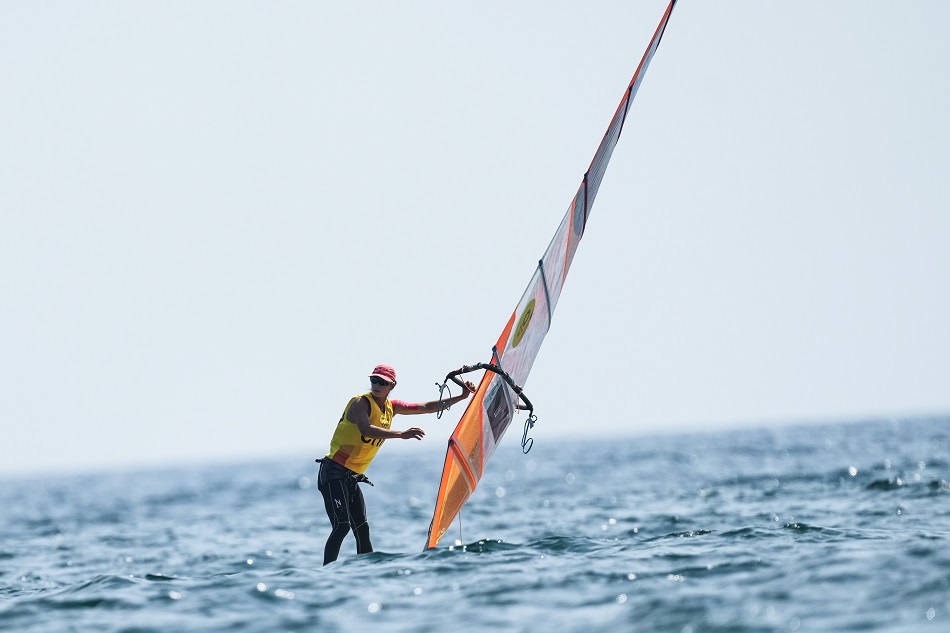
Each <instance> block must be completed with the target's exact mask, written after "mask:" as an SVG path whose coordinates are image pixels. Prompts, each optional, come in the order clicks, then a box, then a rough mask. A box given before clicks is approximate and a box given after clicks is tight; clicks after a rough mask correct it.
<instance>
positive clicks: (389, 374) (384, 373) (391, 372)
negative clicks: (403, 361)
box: [370, 365, 396, 383]
mask: <svg viewBox="0 0 950 633" xmlns="http://www.w3.org/2000/svg"><path fill="white" fill-rule="evenodd" d="M373 376H378V377H380V378H382V379H383V380H388V381H389V382H393V383H394V382H396V370H395V369H393V368H392V367H390V366H389V365H376V367H375V368H374V369H373V373H371V374H370V378H372V377H373Z"/></svg>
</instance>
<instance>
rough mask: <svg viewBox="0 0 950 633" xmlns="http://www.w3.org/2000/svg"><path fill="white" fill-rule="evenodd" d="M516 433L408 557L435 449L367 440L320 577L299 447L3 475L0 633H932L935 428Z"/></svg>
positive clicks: (437, 467) (949, 575) (424, 520)
mask: <svg viewBox="0 0 950 633" xmlns="http://www.w3.org/2000/svg"><path fill="white" fill-rule="evenodd" d="M510 435H514V431H512V432H511V433H510ZM534 438H535V443H534V447H533V449H532V450H531V451H530V453H528V454H526V455H525V454H522V452H521V448H520V446H519V442H518V441H517V440H518V438H515V437H506V438H505V441H504V442H503V443H502V446H501V447H500V448H499V449H498V451H497V452H496V454H495V456H494V458H493V459H492V461H491V462H490V463H489V465H488V468H487V471H486V473H485V475H484V477H483V479H482V481H481V482H480V484H479V487H478V489H477V490H476V491H475V493H474V494H473V496H472V498H471V499H470V500H469V502H468V504H467V505H466V506H465V508H464V509H463V511H462V516H461V520H460V521H457V522H456V523H455V524H453V526H452V528H450V530H449V532H448V533H447V534H446V535H445V538H444V539H443V541H442V542H441V543H440V544H439V546H438V547H437V548H435V549H432V550H428V551H426V550H424V546H425V542H426V534H427V530H428V525H429V520H430V518H431V515H432V505H433V503H434V499H435V493H436V488H437V486H438V479H439V475H440V473H441V468H442V458H443V455H444V452H443V451H442V449H437V450H434V451H432V452H418V451H411V450H401V449H402V447H401V446H400V443H398V442H389V443H387V444H386V445H385V446H384V448H383V450H382V451H381V452H380V454H379V456H378V457H377V460H376V461H375V462H374V463H373V465H372V466H371V468H370V470H369V471H368V475H369V476H370V478H371V479H372V480H373V481H374V484H375V485H374V486H364V488H363V489H364V494H365V496H366V500H367V506H368V512H369V520H370V523H371V526H372V538H373V543H374V546H375V549H376V551H375V552H373V553H371V554H364V555H356V553H355V544H354V542H353V539H352V537H348V539H347V541H346V542H345V543H344V544H343V549H342V552H341V557H340V559H339V560H338V561H336V562H335V563H332V564H330V565H327V566H323V564H322V562H323V545H324V542H325V539H326V536H327V534H328V533H329V521H328V519H327V517H326V514H325V512H324V509H323V502H322V498H321V496H320V493H319V492H318V490H317V487H316V485H315V483H316V482H315V479H316V466H317V465H316V464H315V463H314V461H313V458H314V457H316V456H318V454H319V451H317V450H315V451H314V453H315V454H313V455H300V456H296V457H293V458H288V459H285V460H278V461H272V462H266V463H245V464H228V465H221V464H214V465H211V464H209V465H204V466H193V467H187V468H175V469H166V470H143V471H141V472H127V473H121V474H119V473H103V474H77V475H73V476H67V475H55V476H53V475H50V476H42V477H12V478H11V477H8V478H5V479H2V480H0V529H2V532H0V630H2V631H37V632H44V633H46V632H51V633H56V632H72V631H76V632H87V631H93V632H97V633H105V632H110V631H116V632H123V633H145V632H163V633H164V632H178V631H183V632H187V631H229V632H238V631H266V632H281V631H300V632H303V631H334V632H343V633H347V632H353V633H357V632H360V633H364V632H368V631H372V632H374V633H389V632H393V633H395V632H433V633H435V632H454V633H459V632H467V631H493V632H495V631H498V632H509V631H517V632H520V631H523V632H530V633H536V632H542V631H556V632H581V633H594V632H600V631H603V632H628V631H629V632H644V633H645V632H652V631H656V632H664V633H705V632H719V633H725V632H730V633H753V632H755V633H772V632H780V631H781V632H785V631H791V632H805V631H822V632H827V633H844V632H848V631H855V632H862V633H870V632H876V631H881V632H888V633H903V632H906V633H919V632H930V631H933V632H935V633H936V632H943V633H946V632H950V418H948V417H930V418H922V419H901V420H869V421H865V422H849V423H836V424H809V425H802V426H778V427H771V428H756V429H745V430H733V431H720V432H705V433H690V434H668V435H657V436H643V437H630V438H619V439H618V438H613V439H607V438H598V439H597V441H592V440H587V441H580V440H567V439H552V438H545V436H544V432H543V427H541V426H540V425H539V426H538V427H536V428H535V432H534Z"/></svg>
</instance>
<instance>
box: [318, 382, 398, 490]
mask: <svg viewBox="0 0 950 633" xmlns="http://www.w3.org/2000/svg"><path fill="white" fill-rule="evenodd" d="M360 398H366V399H367V400H369V423H370V424H372V425H373V426H379V427H382V428H384V429H388V428H389V427H390V426H392V423H393V405H392V403H391V402H390V401H389V400H387V401H386V409H385V411H384V410H382V409H380V408H379V405H378V404H376V401H375V400H373V396H372V395H371V393H370V392H369V391H367V392H366V393H362V394H360V395H358V396H353V397H352V398H350V401H349V402H348V403H346V408H345V409H344V410H343V415H342V417H340V421H339V422H337V425H336V430H335V431H334V432H333V438H332V439H331V440H330V452H329V453H327V457H329V458H330V459H332V460H333V461H335V462H336V463H337V464H340V465H341V466H344V467H346V468H349V469H350V470H352V471H353V472H355V473H363V472H365V471H366V467H367V466H369V463H370V462H371V461H373V458H374V457H376V452H377V451H378V450H379V447H380V446H382V445H383V442H384V441H385V440H382V439H376V438H370V437H363V434H362V433H360V429H359V427H358V426H356V423H355V422H353V421H352V420H350V419H349V418H347V417H346V416H347V414H348V413H349V411H350V406H351V405H352V404H353V403H354V402H356V401H357V400H359V399H360Z"/></svg>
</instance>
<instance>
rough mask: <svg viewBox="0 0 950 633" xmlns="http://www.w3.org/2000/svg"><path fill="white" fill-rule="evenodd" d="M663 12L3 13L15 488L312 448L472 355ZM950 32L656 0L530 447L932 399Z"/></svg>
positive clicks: (549, 344) (177, 6)
mask: <svg viewBox="0 0 950 633" xmlns="http://www.w3.org/2000/svg"><path fill="white" fill-rule="evenodd" d="M666 5H667V3H666V2H665V1H664V0H649V1H647V0H643V1H638V2H629V1H621V0H617V1H612V2H607V1H603V2H599V1H596V0H593V1H591V2H588V3H586V4H585V5H584V7H583V10H579V9H578V5H577V3H575V2H566V1H565V2H541V1H536V2H494V1H489V2H479V3H457V2H441V1H434V0H433V1H427V2H422V1H417V2H382V1H380V2H253V3H252V2H232V1H228V2H82V3H73V2H33V1H29V2H27V1H19V2H17V1H11V2H4V3H2V4H0V83H2V86H3V89H2V90H3V97H2V98H0V319H2V321H0V324H2V327H0V418H2V439H0V473H26V472H34V471H50V470H74V469H75V470H79V469H83V470H85V469H103V468H109V469H111V468H127V467H143V466H152V465H162V464H169V463H179V462H187V461H193V460H211V459H232V458H233V459H244V458H249V457H255V456H258V457H273V456H282V455H301V454H310V453H312V454H313V456H317V455H319V454H322V453H324V452H325V451H326V450H327V448H328V441H329V436H330V434H331V432H332V429H333V426H334V425H335V423H336V421H337V419H338V418H339V415H340V413H341V411H342V408H343V406H344V404H345V402H346V400H347V398H348V397H349V396H351V395H353V394H355V393H358V392H359V391H361V390H362V389H364V387H365V386H366V378H365V377H366V375H367V374H368V373H369V371H370V369H371V368H372V366H373V365H375V364H376V363H381V362H385V363H389V364H392V365H394V366H395V367H396V368H397V370H398V372H399V386H398V387H397V389H396V391H394V397H399V398H403V399H407V400H417V401H421V400H428V399H432V398H434V397H436V395H437V391H436V388H435V382H436V381H437V380H440V379H441V378H442V377H443V376H444V375H445V373H446V372H447V371H449V370H451V369H454V368H456V367H458V366H460V365H462V364H464V363H474V362H478V361H487V360H489V354H490V347H491V345H492V344H493V343H494V341H495V340H496V338H497V337H498V334H499V333H500V332H501V329H502V327H503V326H504V324H505V322H506V321H507V318H508V316H509V315H510V313H511V311H512V310H513V309H514V307H515V304H516V303H517V301H518V298H519V297H520V296H521V293H522V291H523V290H524V287H525V285H526V284H527V282H528V280H529V278H530V276H531V273H532V271H533V269H534V266H535V265H536V263H537V260H538V258H539V257H540V256H541V254H542V253H543V251H544V248H545V247H546V246H547V243H548V240H549V239H550V237H551V235H552V234H553V233H554V230H555V228H556V227H557V224H558V222H559V221H560V219H561V216H562V215H563V213H564V211H565V210H566V209H567V207H568V205H569V203H570V200H571V197H572V196H573V194H574V191H575V190H576V188H577V186H578V183H579V182H580V179H581V176H582V174H583V172H584V170H585V169H586V168H587V166H588V164H589V163H590V160H591V157H592V156H593V153H594V150H595V149H596V147H597V144H598V143H599V142H600V139H601V136H602V135H603V133H604V130H605V129H606V126H607V123H608V121H609V119H610V116H611V115H612V113H613V111H614V108H615V107H616V105H617V103H618V102H619V100H620V97H621V95H622V92H623V89H624V87H625V86H626V84H627V82H628V81H629V78H630V76H631V75H632V73H633V71H634V69H635V68H636V66H637V63H638V62H639V60H640V57H641V55H642V53H643V50H644V48H645V47H646V45H647V43H648V41H649V38H650V36H651V35H652V33H653V31H654V29H655V28H656V25H657V23H658V22H659V20H660V17H661V15H662V13H663V11H664V9H665V8H666ZM948 25H950V3H946V2H942V1H938V0H933V1H930V2H900V3H898V2H884V1H880V2H872V1H868V0H854V1H850V2H849V1H844V0H841V1H836V2H818V1H802V0H798V1H796V2H754V1H752V0H747V1H741V2H740V1H725V0H724V1H718V2H708V1H705V0H703V1H697V0H693V1H691V0H681V2H679V4H678V5H677V7H676V10H675V11H674V13H673V17H672V19H671V21H670V24H669V28H668V29H667V32H666V36H665V38H664V40H663V42H662V44H661V46H660V48H659V51H658V52H657V54H656V57H655V58H654V60H653V64H652V65H651V67H650V70H649V72H648V73H647V76H646V79H645V81H644V83H643V86H642V88H641V90H640V93H639V95H638V97H637V100H636V101H635V102H634V104H633V106H632V109H631V112H630V115H629V118H628V120H627V125H626V128H625V131H624V134H623V136H622V137H621V140H620V143H619V145H618V147H617V150H616V152H615V153H614V157H613V161H612V163H611V165H610V168H609V169H608V171H607V174H606V177H605V179H604V183H603V186H602V187H601V189H600V194H599V197H598V199H597V202H596V205H595V206H594V208H593V213H592V216H591V221H590V223H589V224H588V229H587V233H586V235H585V238H584V241H583V242H582V243H581V246H580V249H579V251H578V253H577V257H576V259H575V260H574V265H573V267H572V270H571V274H570V276H569V277H568V280H567V283H566V286H565V289H564V292H563V294H562V295H561V300H560V303H559V304H558V311H557V313H556V314H555V315H554V323H553V327H552V329H551V331H550V333H549V334H548V338H547V340H546V342H545V345H544V346H543V347H542V349H541V353H540V355H539V357H538V360H537V362H536V363H535V366H534V371H533V373H532V375H531V378H530V379H529V380H528V382H527V384H526V385H525V389H526V393H527V394H529V396H530V398H531V400H532V401H533V402H534V403H535V406H536V408H537V413H538V416H539V422H538V427H537V429H536V432H535V437H536V439H538V440H542V439H547V438H557V437H563V436H567V435H585V436H594V437H599V436H619V435H630V434H634V435H635V434H646V433H656V432H667V431H677V430H691V429H714V428H722V427H742V426H747V425H772V424H783V423H789V422H799V421H826V420H827V421H833V420H843V419H847V420H852V419H862V418H866V417H884V416H912V415H919V414H928V413H946V412H950V385H948V361H950V333H948V332H950V328H948V324H950V297H948V288H950V192H948V186H950V185H948V167H950V155H948V153H950V149H948V148H950V124H948V113H950V88H948V82H947V76H948V69H950V44H948V39H947V36H946V32H947V27H948ZM460 413H461V407H457V410H456V409H453V411H452V412H451V414H450V415H449V417H450V418H451V419H448V418H443V420H441V421H436V419H435V417H434V416H431V417H430V418H415V419H411V422H412V423H413V424H418V423H420V422H421V423H422V426H424V427H425V428H426V429H427V430H428V431H429V436H428V437H427V438H426V441H425V443H424V444H425V445H427V446H429V447H430V448H433V449H437V450H440V451H441V450H443V448H444V444H445V439H446V438H447V437H448V435H449V433H450V431H451V428H452V427H453V426H454V424H455V421H456V420H457V418H458V415H459V414H460ZM409 421H410V419H409V418H397V420H396V426H398V427H400V428H402V427H404V426H406V425H407V423H408V422H409ZM520 426H521V421H520V420H519V419H516V420H515V422H514V426H513V430H512V432H511V433H510V434H509V435H511V437H508V438H506V442H515V441H517V438H515V437H513V435H514V434H515V432H516V431H515V430H514V429H515V428H517V429H518V431H517V432H518V433H520ZM404 444H409V443H404ZM413 444H415V443H413ZM390 450H393V449H390ZM415 450H418V449H415Z"/></svg>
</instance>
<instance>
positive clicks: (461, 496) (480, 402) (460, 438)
mask: <svg viewBox="0 0 950 633" xmlns="http://www.w3.org/2000/svg"><path fill="white" fill-rule="evenodd" d="M675 4H676V0H673V1H672V2H670V4H669V6H668V7H667V9H666V12H665V13H664V14H663V19H662V20H660V24H659V26H658V27H657V29H656V32H655V33H654V34H653V39H652V40H651V41H650V45H649V46H648V47H647V50H646V52H645V53H644V54H643V58H642V59H641V60H640V65H639V66H638V67H637V70H636V72H635V73H634V75H633V78H632V79H631V80H630V83H629V84H628V85H627V89H626V90H625V91H624V95H623V99H621V101H620V105H619V106H618V107H617V110H616V112H615V113H614V116H613V118H612V119H611V120H610V125H609V126H608V127H607V132H606V133H605V134H604V138H603V140H602V141H601V142H600V146H598V148H597V152H596V153H595V154H594V159H593V160H592V161H591V164H590V167H589V168H588V170H587V172H586V173H585V174H584V178H583V179H582V181H581V184H580V187H578V190H577V194H575V196H574V199H573V200H572V201H571V204H570V206H569V207H568V210H567V212H566V213H565V214H564V218H563V219H562V220H561V224H560V225H559V226H558V229H557V231H556V232H555V233H554V238H553V239H552V240H551V243H550V244H549V245H548V248H547V250H546V251H545V252H544V256H543V257H542V258H541V260H540V261H539V262H538V267H537V268H536V269H535V271H534V275H532V277H531V281H530V282H529V283H528V287H527V289H526V290H525V292H524V294H523V295H522V297H521V300H520V301H519V302H518V306H517V307H516V308H515V311H514V312H513V313H512V314H511V317H510V318H509V319H508V323H507V325H505V328H504V330H503V331H502V333H501V336H499V337H498V342H497V344H496V346H495V358H493V359H492V362H493V363H495V364H496V365H498V366H500V367H501V368H502V369H503V370H504V371H505V372H506V373H507V374H508V375H509V376H510V377H511V379H512V380H513V381H514V382H515V383H516V384H518V385H521V386H523V385H524V383H525V380H526V379H527V377H528V373H529V372H530V371H531V366H532V365H533V364H534V360H535V358H536V357H537V355H538V350H539V349H540V348H541V342H542V341H543V340H544V336H545V335H546V334H547V332H548V330H549V329H550V327H551V317H552V315H553V314H554V308H555V306H556V305H557V301H558V297H560V295H561V289H562V288H563V287H564V279H565V278H566V277H567V271H568V270H569V269H570V266H571V261H572V260H573V259H574V254H575V252H576V251H577V245H578V244H579V243H580V240H581V237H583V235H584V229H585V227H586V226H587V221H588V220H589V219H590V210H591V207H592V206H593V204H594V198H595V197H596V196H597V190H598V189H599V188H600V183H601V180H602V179H603V176H604V172H605V171H606V170H607V163H608V162H609V161H610V156H611V154H612V153H613V150H614V147H616V145H617V141H618V140H619V139H620V132H621V130H622V129H623V124H624V121H625V120H626V117H627V112H628V110H629V107H630V102H631V101H633V98H634V96H635V95H636V94H637V90H638V89H639V87H640V82H641V81H642V80H643V75H644V73H645V72H646V69H647V67H648V66H649V65H650V60H651V59H653V54H654V53H655V52H656V49H657V47H658V46H659V44H660V40H661V39H662V37H663V32H664V30H665V29H666V24H667V22H668V21H669V19H670V15H671V13H672V12H673V6H674V5H675ZM516 408H517V394H515V393H514V391H513V390H512V389H511V387H510V386H509V385H508V384H507V383H506V382H505V380H504V379H503V378H502V377H501V376H500V375H499V374H497V373H495V372H492V371H487V372H485V375H484V376H483V377H482V380H481V382H480V383H479V385H478V389H476V391H475V394H474V396H473V397H472V398H471V399H470V400H469V403H468V408H466V409H465V413H463V414H462V419H461V420H459V423H458V426H456V427H455V431H454V432H453V433H452V437H451V439H449V448H448V450H447V451H446V455H445V466H444V468H443V471H442V482H441V484H440V485H439V492H438V496H437V498H436V504H435V511H434V513H433V516H432V523H431V524H430V526H429V539H428V542H427V544H426V547H427V548H432V547H435V546H436V545H438V543H439V540H440V539H441V538H442V536H443V535H444V534H445V532H446V530H448V529H449V526H450V525H451V524H452V521H453V520H455V517H456V516H458V513H459V511H461V509H462V506H464V505H465V502H466V501H468V499H469V497H471V495H472V493H473V492H474V491H475V487H476V486H477V485H478V482H479V480H480V479H481V478H482V473H483V472H484V468H485V464H486V463H488V460H489V458H490V457H491V456H492V454H493V453H494V452H495V447H496V446H498V443H499V442H500V441H501V438H502V436H503V435H504V434H505V431H506V430H507V429H508V426H509V424H511V420H512V417H513V415H514V413H515V410H516Z"/></svg>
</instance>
